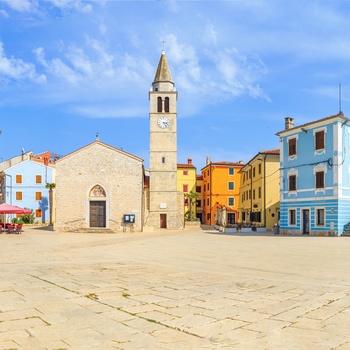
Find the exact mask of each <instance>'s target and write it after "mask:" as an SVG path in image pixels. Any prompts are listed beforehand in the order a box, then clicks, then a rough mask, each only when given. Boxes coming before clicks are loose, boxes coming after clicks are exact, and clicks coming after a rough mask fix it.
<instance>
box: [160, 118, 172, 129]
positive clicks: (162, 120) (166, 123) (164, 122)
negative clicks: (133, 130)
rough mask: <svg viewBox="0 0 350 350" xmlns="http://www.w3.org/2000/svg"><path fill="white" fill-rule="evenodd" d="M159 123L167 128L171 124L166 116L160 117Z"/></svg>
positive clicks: (161, 126) (163, 127)
mask: <svg viewBox="0 0 350 350" xmlns="http://www.w3.org/2000/svg"><path fill="white" fill-rule="evenodd" d="M157 123H158V126H159V127H160V128H162V129H165V128H167V127H168V126H169V123H170V121H169V119H168V118H166V117H160V118H159V119H158V122H157Z"/></svg>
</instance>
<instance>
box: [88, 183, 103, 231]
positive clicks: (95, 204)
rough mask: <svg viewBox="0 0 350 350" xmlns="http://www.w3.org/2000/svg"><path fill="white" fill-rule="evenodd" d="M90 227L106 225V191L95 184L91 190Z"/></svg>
mask: <svg viewBox="0 0 350 350" xmlns="http://www.w3.org/2000/svg"><path fill="white" fill-rule="evenodd" d="M89 218H90V227H106V191H105V189H104V188H103V187H102V186H101V185H95V186H94V187H92V188H91V189H90V192H89Z"/></svg>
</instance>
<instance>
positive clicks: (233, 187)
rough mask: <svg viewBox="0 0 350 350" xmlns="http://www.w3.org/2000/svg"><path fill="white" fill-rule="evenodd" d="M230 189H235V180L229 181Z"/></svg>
mask: <svg viewBox="0 0 350 350" xmlns="http://www.w3.org/2000/svg"><path fill="white" fill-rule="evenodd" d="M228 189H229V190H230V191H233V190H234V189H235V183H234V182H233V181H229V183H228Z"/></svg>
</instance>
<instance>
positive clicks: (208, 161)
mask: <svg viewBox="0 0 350 350" xmlns="http://www.w3.org/2000/svg"><path fill="white" fill-rule="evenodd" d="M206 163H207V164H206V165H209V164H210V163H211V161H210V156H207V161H206Z"/></svg>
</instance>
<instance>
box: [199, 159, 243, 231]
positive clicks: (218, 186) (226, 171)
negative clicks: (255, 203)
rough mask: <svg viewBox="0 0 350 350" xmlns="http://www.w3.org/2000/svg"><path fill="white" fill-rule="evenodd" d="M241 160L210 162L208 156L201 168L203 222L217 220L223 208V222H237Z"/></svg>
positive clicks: (211, 222)
mask: <svg viewBox="0 0 350 350" xmlns="http://www.w3.org/2000/svg"><path fill="white" fill-rule="evenodd" d="M243 166H244V164H243V163H242V162H226V161H225V162H215V163H214V162H211V160H210V158H209V157H208V158H207V160H206V166H205V167H204V168H202V176H203V192H202V193H203V216H204V219H203V222H204V223H205V224H207V225H213V224H215V223H216V222H217V221H218V216H219V213H220V212H221V211H222V209H224V210H225V221H226V222H225V223H226V224H229V225H233V224H236V223H237V222H239V220H240V218H239V210H238V208H239V205H240V196H239V187H240V181H241V174H240V170H241V169H242V167H243Z"/></svg>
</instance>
